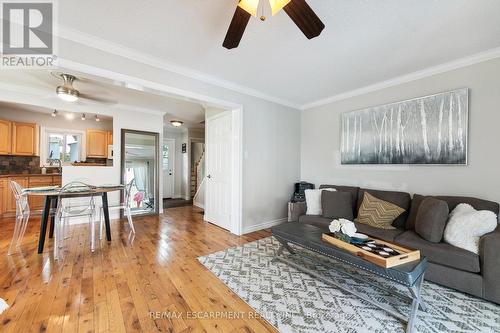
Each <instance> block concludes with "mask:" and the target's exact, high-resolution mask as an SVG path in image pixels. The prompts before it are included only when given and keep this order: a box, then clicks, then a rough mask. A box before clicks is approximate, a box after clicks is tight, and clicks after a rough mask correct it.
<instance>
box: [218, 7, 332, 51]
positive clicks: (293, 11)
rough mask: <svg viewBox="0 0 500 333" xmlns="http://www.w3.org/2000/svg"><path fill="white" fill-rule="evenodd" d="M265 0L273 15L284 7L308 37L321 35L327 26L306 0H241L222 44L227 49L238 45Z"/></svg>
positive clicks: (262, 18)
mask: <svg viewBox="0 0 500 333" xmlns="http://www.w3.org/2000/svg"><path fill="white" fill-rule="evenodd" d="M265 1H268V2H269V5H270V6H271V13H272V15H273V16H274V15H276V13H278V12H279V11H280V10H281V9H283V10H284V11H285V13H287V14H288V16H290V18H291V19H292V21H293V22H294V23H295V24H296V25H297V27H299V29H300V30H301V31H302V32H303V33H304V35H306V37H307V38H308V39H312V38H314V37H317V36H319V35H320V34H321V31H323V29H324V28H325V25H324V24H323V22H321V20H320V19H319V17H318V15H316V13H315V12H314V11H313V10H312V8H311V7H310V6H309V5H308V4H307V2H306V1H305V0H240V1H239V3H238V6H237V7H236V12H235V13H234V16H233V19H232V20H231V24H230V25H229V29H228V31H227V34H226V38H225V39H224V43H223V44H222V46H224V47H225V48H227V49H233V48H236V47H238V45H239V44H240V41H241V38H242V37H243V33H244V32H245V28H246V27H247V24H248V21H249V20H250V17H251V16H257V11H258V9H259V8H263V7H262V6H263V5H264V2H265ZM261 2H262V3H261ZM259 6H260V7H259ZM261 20H265V16H261Z"/></svg>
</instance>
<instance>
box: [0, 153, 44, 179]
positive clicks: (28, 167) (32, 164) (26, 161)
mask: <svg viewBox="0 0 500 333" xmlns="http://www.w3.org/2000/svg"><path fill="white" fill-rule="evenodd" d="M40 169H41V168H40V157H38V156H0V175H8V174H29V173H41V170H40Z"/></svg>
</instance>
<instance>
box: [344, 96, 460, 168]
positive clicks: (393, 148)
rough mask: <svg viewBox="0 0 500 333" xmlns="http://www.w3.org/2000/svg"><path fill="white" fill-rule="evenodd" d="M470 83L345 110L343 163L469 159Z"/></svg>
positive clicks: (397, 162) (410, 162) (391, 162)
mask: <svg viewBox="0 0 500 333" xmlns="http://www.w3.org/2000/svg"><path fill="white" fill-rule="evenodd" d="M468 99H469V92H468V89H467V88H463V89H457V90H454V91H449V92H444V93H439V94H435V95H430V96H425V97H418V98H414V99H410V100H406V101H402V102H397V103H392V104H386V105H381V106H375V107H371V108H367V109H364V110H358V111H352V112H347V113H344V114H342V139H341V141H342V143H341V159H342V164H463V165H465V164H467V143H468V142H467V141H468V140H467V133H468V112H469V102H468Z"/></svg>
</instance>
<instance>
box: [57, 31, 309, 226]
mask: <svg viewBox="0 0 500 333" xmlns="http://www.w3.org/2000/svg"><path fill="white" fill-rule="evenodd" d="M59 58H60V59H67V60H70V61H71V62H66V66H67V67H68V68H71V67H72V65H75V63H76V64H84V65H88V66H89V67H87V68H85V71H87V72H94V74H96V75H99V73H102V75H108V74H109V73H121V74H120V75H117V77H116V78H118V77H123V78H124V80H125V79H126V80H130V78H133V79H134V81H135V82H144V84H150V83H154V85H153V86H156V87H159V86H164V87H171V88H172V89H171V90H172V91H175V90H176V91H179V92H180V91H182V92H184V91H187V92H191V93H194V94H196V95H197V96H206V97H207V98H208V99H210V98H215V99H217V100H224V101H227V102H229V103H227V105H229V104H233V105H241V106H242V108H243V120H242V123H243V130H242V141H243V158H244V159H243V166H242V168H243V185H242V188H243V198H242V200H243V203H242V204H243V214H242V220H243V231H249V230H255V229H259V226H261V227H265V226H268V225H269V224H267V223H268V222H271V223H272V222H273V221H275V222H280V221H282V219H284V218H285V217H286V211H287V210H286V203H287V201H288V200H289V198H290V195H291V193H292V190H293V183H294V182H296V181H297V180H298V179H299V176H300V149H299V147H300V111H299V110H296V109H293V108H291V107H287V106H283V105H280V104H276V103H274V102H270V101H267V100H263V99H261V98H257V97H253V96H250V95H246V94H242V93H239V92H235V91H233V90H230V89H226V88H222V87H220V86H215V85H212V84H208V83H205V82H202V81H199V80H196V79H193V78H189V77H187V76H183V75H180V74H177V73H174V72H171V71H168V70H167V69H166V68H160V67H159V66H154V65H148V64H144V63H139V62H137V61H134V60H131V59H130V58H126V57H125V56H123V57H121V56H116V55H111V54H109V53H106V52H105V50H98V49H93V48H89V47H87V46H85V45H82V44H78V43H76V42H73V41H69V40H65V39H60V40H59ZM75 67H79V68H80V70H83V69H84V68H83V67H81V66H76V65H75ZM96 68H97V69H98V70H96ZM124 75H126V77H125V76H124ZM141 80H145V81H141ZM213 103H215V102H213Z"/></svg>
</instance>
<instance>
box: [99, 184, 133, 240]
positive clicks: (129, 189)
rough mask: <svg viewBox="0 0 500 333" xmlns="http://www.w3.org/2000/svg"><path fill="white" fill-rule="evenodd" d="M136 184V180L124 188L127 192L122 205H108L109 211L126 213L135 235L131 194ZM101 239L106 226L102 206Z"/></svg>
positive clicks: (100, 214)
mask: <svg viewBox="0 0 500 333" xmlns="http://www.w3.org/2000/svg"><path fill="white" fill-rule="evenodd" d="M134 184H135V178H134V179H132V180H131V181H130V182H129V183H128V184H127V185H126V186H125V188H124V190H125V193H124V196H123V199H124V200H123V202H122V203H119V204H117V205H108V210H112V209H115V210H120V209H123V212H124V213H125V216H127V220H128V225H129V226H130V229H131V230H132V233H133V234H135V228H134V221H133V220H132V212H131V211H130V201H131V200H130V193H131V192H132V187H133V186H134ZM99 216H100V218H99V221H100V222H99V239H102V228H103V224H104V220H103V218H102V217H103V207H102V206H101V207H100V210H99Z"/></svg>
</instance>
